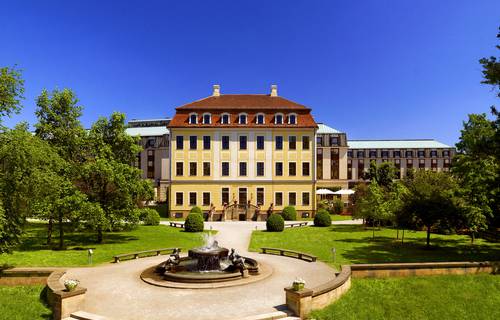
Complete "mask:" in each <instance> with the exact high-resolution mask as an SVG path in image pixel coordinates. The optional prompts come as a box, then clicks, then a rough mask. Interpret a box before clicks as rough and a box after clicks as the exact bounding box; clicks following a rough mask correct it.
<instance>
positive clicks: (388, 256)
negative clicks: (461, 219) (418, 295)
mask: <svg viewBox="0 0 500 320" xmlns="http://www.w3.org/2000/svg"><path fill="white" fill-rule="evenodd" d="M337 241H338V242H344V243H359V244H360V245H359V246H355V247H351V246H349V247H348V248H346V249H345V250H344V252H343V253H342V257H344V258H345V259H347V260H349V261H351V262H352V263H391V262H439V261H497V260H499V259H500V246H496V245H485V244H474V245H471V244H470V242H468V241H466V240H456V239H450V240H443V239H434V240H432V238H431V247H430V248H427V247H426V246H425V240H424V239H418V240H415V239H408V240H406V239H405V243H404V244H401V239H399V240H396V239H394V238H389V237H375V239H372V238H371V237H364V238H361V239H344V240H337Z"/></svg>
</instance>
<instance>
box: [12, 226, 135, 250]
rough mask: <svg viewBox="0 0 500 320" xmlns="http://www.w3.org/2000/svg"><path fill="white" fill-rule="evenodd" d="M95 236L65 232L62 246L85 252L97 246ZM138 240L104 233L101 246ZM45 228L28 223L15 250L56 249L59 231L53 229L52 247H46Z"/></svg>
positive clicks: (130, 236)
mask: <svg viewBox="0 0 500 320" xmlns="http://www.w3.org/2000/svg"><path fill="white" fill-rule="evenodd" d="M96 240H97V235H96V233H95V232H91V231H88V232H70V231H69V230H65V235H64V245H65V247H66V248H70V247H74V248H72V250H86V249H88V248H89V247H88V246H93V245H96V244H97V241H96ZM133 240H139V238H137V237H135V236H132V235H128V234H123V233H113V232H106V233H105V234H104V240H103V244H116V243H125V242H129V241H133ZM46 242H47V226H46V224H41V223H30V224H28V226H27V232H26V235H25V236H24V237H23V239H22V242H21V244H20V245H19V247H18V248H17V250H19V251H36V250H49V249H54V250H56V249H57V246H58V243H59V229H58V228H57V227H55V228H54V231H53V234H52V245H50V246H49V245H47V244H46Z"/></svg>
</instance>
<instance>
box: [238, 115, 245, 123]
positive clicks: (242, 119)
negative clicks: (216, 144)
mask: <svg viewBox="0 0 500 320" xmlns="http://www.w3.org/2000/svg"><path fill="white" fill-rule="evenodd" d="M238 123H239V124H247V115H246V113H240V114H239V115H238Z"/></svg>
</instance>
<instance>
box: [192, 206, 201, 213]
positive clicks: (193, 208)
mask: <svg viewBox="0 0 500 320" xmlns="http://www.w3.org/2000/svg"><path fill="white" fill-rule="evenodd" d="M189 213H199V214H202V213H203V211H201V208H200V207H197V206H194V207H192V208H191V211H189Z"/></svg>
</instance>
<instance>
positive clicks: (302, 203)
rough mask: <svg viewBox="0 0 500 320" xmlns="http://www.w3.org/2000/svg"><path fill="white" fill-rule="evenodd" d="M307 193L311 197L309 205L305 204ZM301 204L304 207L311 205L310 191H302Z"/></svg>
mask: <svg viewBox="0 0 500 320" xmlns="http://www.w3.org/2000/svg"><path fill="white" fill-rule="evenodd" d="M306 193H307V194H308V195H309V203H308V204H304V194H306ZM295 202H297V199H295ZM300 203H301V205H302V206H310V205H311V193H310V192H309V191H302V194H301V197H300Z"/></svg>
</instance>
